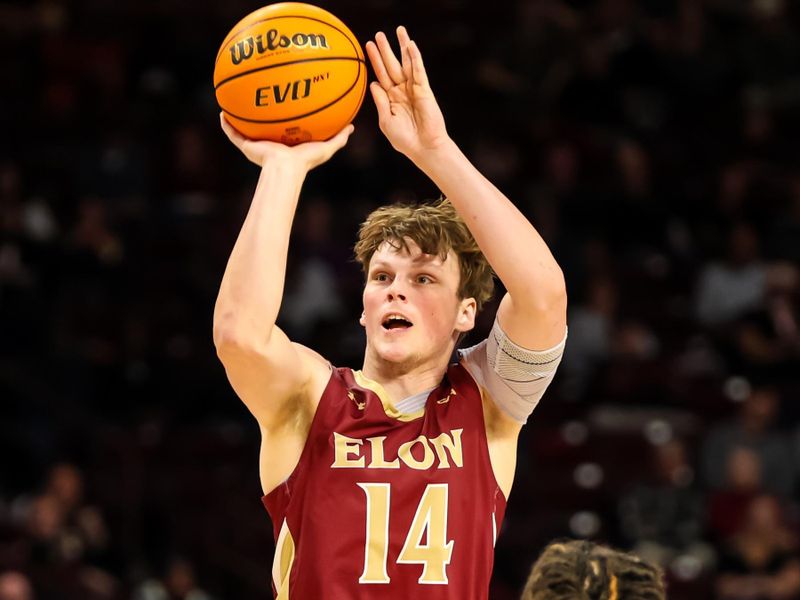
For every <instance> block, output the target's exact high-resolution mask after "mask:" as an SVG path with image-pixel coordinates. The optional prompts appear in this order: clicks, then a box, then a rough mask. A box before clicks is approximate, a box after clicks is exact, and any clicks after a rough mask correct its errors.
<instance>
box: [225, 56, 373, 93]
mask: <svg viewBox="0 0 800 600" xmlns="http://www.w3.org/2000/svg"><path fill="white" fill-rule="evenodd" d="M329 60H356V61H358V62H359V63H361V64H365V65H366V63H365V61H364V60H362V59H360V58H355V57H352V56H325V57H322V58H300V59H298V60H290V61H288V62H282V63H278V64H276V65H267V66H264V67H258V68H256V69H250V70H249V71H242V72H241V73H237V74H236V75H231V76H230V77H228V78H227V79H223V80H222V81H220V82H219V83H218V84H217V85H215V86H214V91H216V90H218V89H219V88H221V87H222V86H223V85H224V84H226V83H228V82H229V81H233V80H234V79H238V78H239V77H244V76H245V75H250V74H251V73H258V72H259V71H266V70H267V69H275V68H277V67H286V66H288V65H298V64H301V63H307V62H323V61H329ZM360 74H361V65H359V66H358V75H360ZM356 81H358V79H357V78H356Z"/></svg>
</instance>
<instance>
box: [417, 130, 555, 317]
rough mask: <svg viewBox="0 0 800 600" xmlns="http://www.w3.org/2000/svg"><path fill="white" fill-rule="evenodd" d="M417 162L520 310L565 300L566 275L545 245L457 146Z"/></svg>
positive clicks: (518, 212) (521, 215)
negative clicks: (452, 210) (448, 202)
mask: <svg viewBox="0 0 800 600" xmlns="http://www.w3.org/2000/svg"><path fill="white" fill-rule="evenodd" d="M414 162H415V164H416V165H417V166H418V167H419V168H420V169H421V170H422V171H424V172H425V174H426V175H428V177H430V179H431V180H432V181H433V182H434V183H435V184H436V185H437V186H438V188H439V189H440V190H441V192H442V193H443V194H444V195H445V196H447V198H448V199H449V200H450V202H452V203H453V206H455V208H456V210H457V211H458V213H459V215H461V217H462V218H463V219H464V221H465V223H466V224H467V227H468V228H469V230H470V232H471V233H472V235H473V236H474V237H475V241H476V242H477V243H478V246H479V247H480V249H481V251H483V253H484V255H485V256H486V259H487V260H488V261H489V264H490V265H491V266H492V268H493V269H494V271H495V273H497V276H498V277H499V278H500V280H501V281H502V282H503V285H504V286H505V287H506V289H507V290H508V292H509V294H510V296H511V297H512V299H513V300H514V304H515V306H517V307H518V308H520V309H524V308H525V307H526V306H531V307H533V308H541V307H542V306H547V305H549V304H551V303H552V302H554V301H561V298H562V297H563V296H564V295H565V290H564V278H563V274H562V272H561V269H560V268H559V266H558V263H557V262H556V260H555V258H554V257H553V255H552V253H551V252H550V249H549V248H548V247H547V244H546V243H545V241H544V240H543V239H542V237H541V236H540V235H539V233H538V232H537V231H536V229H535V228H534V226H533V225H532V224H531V223H530V222H529V221H528V219H526V218H525V216H524V215H523V214H522V213H521V212H520V211H519V210H518V209H517V208H516V207H515V206H514V204H513V203H512V202H511V201H510V200H509V199H508V198H507V197H506V196H505V195H504V194H503V193H502V192H501V191H500V190H498V189H497V188H496V187H495V186H494V184H492V183H491V182H490V181H489V180H488V179H486V177H484V176H483V175H482V174H481V173H480V172H479V171H478V170H477V169H476V168H475V167H474V166H473V165H472V164H471V163H470V162H469V160H468V159H467V158H466V156H465V155H464V154H463V153H462V152H461V150H460V149H459V148H458V147H457V146H456V145H455V143H452V142H448V143H447V144H445V145H444V146H443V147H442V148H441V149H438V150H435V151H429V152H427V153H425V155H423V156H421V157H416V158H415V160H414Z"/></svg>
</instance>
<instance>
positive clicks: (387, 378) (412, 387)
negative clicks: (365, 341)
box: [361, 348, 450, 402]
mask: <svg viewBox="0 0 800 600" xmlns="http://www.w3.org/2000/svg"><path fill="white" fill-rule="evenodd" d="M449 359H450V355H449V354H448V355H446V356H444V357H443V358H441V359H436V360H432V361H426V362H424V363H421V364H409V363H410V362H411V361H407V362H404V363H393V362H388V361H385V360H382V359H381V358H380V357H378V356H375V354H374V353H373V352H370V350H369V348H367V352H366V354H365V355H364V366H363V367H362V369H361V372H362V373H363V374H364V376H365V377H366V378H367V379H371V380H373V381H376V382H378V383H380V384H381V385H382V386H383V389H385V390H386V393H387V394H389V399H390V400H391V401H392V402H397V401H398V400H402V399H404V398H408V397H409V396H414V395H415V394H419V393H421V392H424V391H426V390H430V389H432V388H435V387H436V386H438V385H439V383H440V382H441V381H442V377H444V374H445V372H446V371H447V364H448V362H449Z"/></svg>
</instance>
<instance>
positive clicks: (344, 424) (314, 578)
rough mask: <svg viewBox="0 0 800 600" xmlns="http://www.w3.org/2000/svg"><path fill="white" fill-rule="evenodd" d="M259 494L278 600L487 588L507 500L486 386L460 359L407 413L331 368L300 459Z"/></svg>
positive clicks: (438, 595)
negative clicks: (489, 433) (491, 439)
mask: <svg viewBox="0 0 800 600" xmlns="http://www.w3.org/2000/svg"><path fill="white" fill-rule="evenodd" d="M262 500H263V503H264V506H265V507H266V509H267V511H268V512H269V514H270V517H271V519H272V523H273V529H274V534H275V542H276V549H275V560H274V562H273V568H272V580H273V591H274V592H275V597H276V598H279V599H290V600H320V599H325V600H338V599H347V600H355V599H365V598H380V599H381V600H401V599H402V600H409V599H411V598H425V599H426V600H438V599H444V598H448V599H450V598H458V599H459V600H484V599H486V598H487V597H488V591H489V580H490V577H491V573H492V565H493V562H494V542H495V539H496V535H497V531H498V530H499V528H500V523H501V521H502V519H503V514H504V512H505V508H506V499H505V497H504V496H503V493H502V492H501V490H500V488H499V486H498V484H497V481H496V480H495V477H494V472H493V471H492V465H491V462H490V459H489V448H488V445H487V441H486V430H485V425H484V419H483V407H482V400H481V390H480V389H479V387H478V385H477V384H476V383H475V381H474V379H473V378H472V377H471V375H470V374H469V372H468V371H467V370H466V369H465V368H464V367H463V366H462V365H461V364H454V365H451V366H450V367H449V369H448V370H447V373H446V375H445V377H444V378H443V380H442V382H441V384H440V385H439V387H438V388H436V389H434V390H433V391H432V392H431V393H430V394H429V396H428V398H427V401H426V403H425V406H424V408H423V409H422V410H420V411H418V412H417V413H413V414H402V413H399V412H398V411H397V410H396V409H395V408H394V407H393V406H392V405H391V403H390V402H389V400H388V397H387V395H386V393H385V391H384V390H383V388H382V386H381V385H380V384H378V383H376V382H373V381H370V380H368V379H366V378H364V377H363V376H361V374H360V373H359V372H353V371H351V370H350V369H333V370H332V373H331V378H330V381H329V382H328V385H327V387H326V389H325V391H324V393H323V394H322V398H321V399H320V402H319V406H318V408H317V411H316V414H315V415H314V419H313V421H312V424H311V428H310V431H309V434H308V439H307V440H306V443H305V446H304V448H303V451H302V453H301V456H300V460H299V462H298V464H297V466H296V467H295V469H294V471H293V472H292V474H291V475H290V476H289V478H288V479H287V480H286V481H285V482H283V483H282V484H280V485H279V486H278V487H277V488H275V489H274V490H273V491H271V492H270V493H269V494H267V495H266V496H264V497H263V499H262Z"/></svg>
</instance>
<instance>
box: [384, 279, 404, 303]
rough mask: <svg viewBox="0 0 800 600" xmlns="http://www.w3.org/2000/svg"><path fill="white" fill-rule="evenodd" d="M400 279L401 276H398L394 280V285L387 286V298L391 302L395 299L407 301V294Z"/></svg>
mask: <svg viewBox="0 0 800 600" xmlns="http://www.w3.org/2000/svg"><path fill="white" fill-rule="evenodd" d="M399 279H400V278H399V277H396V278H395V279H394V281H392V285H390V286H389V287H388V288H386V299H387V300H388V301H389V302H392V301H393V300H400V301H401V302H405V301H406V295H405V293H404V292H403V289H402V284H401V282H400V281H399Z"/></svg>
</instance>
